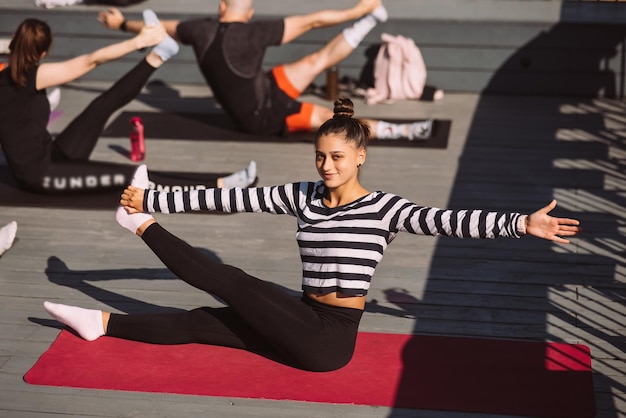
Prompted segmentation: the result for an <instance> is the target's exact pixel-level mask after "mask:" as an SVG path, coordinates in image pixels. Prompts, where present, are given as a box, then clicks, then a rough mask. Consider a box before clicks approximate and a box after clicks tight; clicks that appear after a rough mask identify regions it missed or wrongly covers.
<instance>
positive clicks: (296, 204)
mask: <svg viewBox="0 0 626 418" xmlns="http://www.w3.org/2000/svg"><path fill="white" fill-rule="evenodd" d="M324 192H325V186H324V183H323V182H322V181H318V182H317V183H312V182H300V183H290V184H285V185H281V186H272V187H259V188H249V189H240V188H235V189H206V190H191V191H182V192H159V191H156V190H146V192H145V196H144V211H146V212H162V213H173V212H189V211H220V212H267V213H272V214H286V215H291V216H295V217H296V219H297V232H296V239H297V241H298V247H299V250H300V258H301V259H302V288H303V290H304V291H307V292H310V293H316V294H327V293H331V292H340V293H342V294H345V295H352V296H360V295H365V294H367V291H368V289H369V287H370V281H371V279H372V276H373V274H374V271H375V269H376V266H377V265H378V263H379V262H380V260H382V258H383V252H384V251H385V248H387V246H388V245H389V243H391V241H392V240H393V239H394V238H395V236H396V234H397V233H398V232H400V231H406V232H409V233H413V234H420V235H442V236H450V237H458V238H498V237H512V238H519V237H520V236H521V233H520V232H518V230H517V221H518V219H519V218H520V216H521V215H520V214H519V213H503V212H489V211H483V210H445V209H438V208H431V207H424V206H419V205H416V204H415V203H412V202H410V201H408V200H407V199H404V198H402V197H400V196H397V195H394V194H391V193H385V192H381V191H377V192H372V193H370V194H368V195H366V196H364V197H362V198H360V199H358V200H356V201H354V202H352V203H349V204H347V205H344V206H339V207H335V208H331V207H327V206H326V205H325V204H324V202H323V196H324Z"/></svg>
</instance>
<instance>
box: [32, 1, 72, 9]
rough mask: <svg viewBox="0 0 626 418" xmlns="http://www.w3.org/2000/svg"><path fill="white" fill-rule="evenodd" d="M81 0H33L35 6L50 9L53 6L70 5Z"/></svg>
mask: <svg viewBox="0 0 626 418" xmlns="http://www.w3.org/2000/svg"><path fill="white" fill-rule="evenodd" d="M82 2H83V0H35V6H37V7H44V8H46V9H52V8H54V7H63V6H72V5H74V4H80V3H82Z"/></svg>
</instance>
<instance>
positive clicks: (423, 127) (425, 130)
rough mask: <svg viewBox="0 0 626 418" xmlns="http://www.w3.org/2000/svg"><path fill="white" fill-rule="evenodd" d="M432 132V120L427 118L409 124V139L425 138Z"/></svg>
mask: <svg viewBox="0 0 626 418" xmlns="http://www.w3.org/2000/svg"><path fill="white" fill-rule="evenodd" d="M432 132H433V120H432V119H428V120H424V121H420V122H413V123H411V124H409V135H408V136H409V140H411V141H413V140H416V139H417V140H425V139H428V138H430V135H431V134H432Z"/></svg>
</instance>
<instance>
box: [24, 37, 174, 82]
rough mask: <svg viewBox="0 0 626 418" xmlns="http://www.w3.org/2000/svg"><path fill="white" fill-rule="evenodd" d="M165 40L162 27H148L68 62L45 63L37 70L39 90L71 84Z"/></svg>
mask: <svg viewBox="0 0 626 418" xmlns="http://www.w3.org/2000/svg"><path fill="white" fill-rule="evenodd" d="M164 38H165V29H164V28H163V27H162V26H156V27H153V26H146V27H145V28H143V29H142V30H141V31H140V32H139V34H138V35H137V36H135V37H133V38H132V39H128V40H125V41H122V42H118V43H115V44H113V45H109V46H105V47H103V48H100V49H97V50H95V51H93V52H91V53H89V54H84V55H79V56H78V57H75V58H72V59H69V60H67V61H61V62H53V63H43V64H41V65H40V66H39V69H38V70H37V86H36V87H37V89H38V90H42V89H45V88H47V87H52V86H59V85H61V84H65V83H69V82H70V81H74V80H76V79H77V78H79V77H82V76H83V75H85V74H87V73H88V72H89V71H91V70H93V69H94V68H96V67H97V66H98V65H101V64H104V63H106V62H109V61H113V60H116V59H119V58H121V57H123V56H124V55H127V54H129V53H131V52H133V51H137V50H139V49H142V48H146V47H149V46H153V45H156V44H158V43H159V42H161V41H162V40H163V39H164Z"/></svg>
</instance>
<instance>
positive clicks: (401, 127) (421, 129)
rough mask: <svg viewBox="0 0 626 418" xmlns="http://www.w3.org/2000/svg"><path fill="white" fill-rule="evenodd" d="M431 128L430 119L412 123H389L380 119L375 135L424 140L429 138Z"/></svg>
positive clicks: (384, 137) (378, 136)
mask: <svg viewBox="0 0 626 418" xmlns="http://www.w3.org/2000/svg"><path fill="white" fill-rule="evenodd" d="M432 129H433V120H432V119H428V120H424V121H419V122H413V123H390V122H385V121H382V120H381V121H378V124H377V126H376V137H377V138H378V139H409V140H411V141H413V140H416V139H417V140H420V139H422V140H424V139H428V138H430V135H431V133H432Z"/></svg>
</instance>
